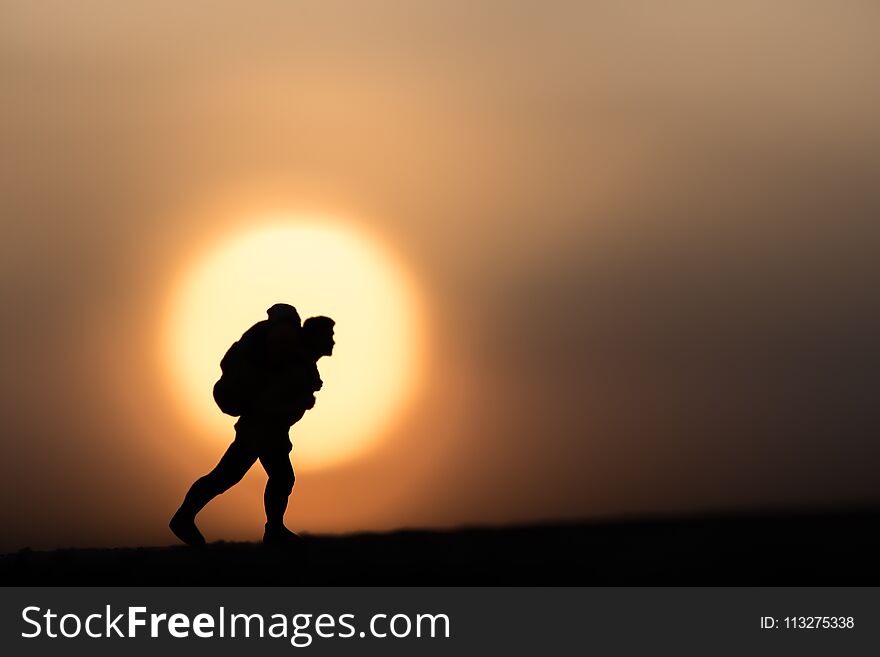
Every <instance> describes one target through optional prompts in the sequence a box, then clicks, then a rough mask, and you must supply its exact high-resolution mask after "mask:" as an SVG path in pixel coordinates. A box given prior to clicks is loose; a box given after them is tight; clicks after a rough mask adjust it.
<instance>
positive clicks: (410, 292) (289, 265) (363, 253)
mask: <svg viewBox="0 0 880 657" xmlns="http://www.w3.org/2000/svg"><path fill="white" fill-rule="evenodd" d="M251 225H260V226H263V228H260V229H255V230H250V231H246V232H244V233H242V234H240V235H235V236H232V237H231V238H229V239H227V240H224V241H222V242H221V243H219V244H215V245H214V246H213V247H212V248H209V249H207V250H206V251H205V252H204V253H202V254H201V256H200V257H198V258H197V259H196V260H195V261H194V262H193V263H191V265H190V266H189V267H188V268H187V270H186V271H185V273H184V275H183V276H182V278H181V280H180V282H179V283H178V285H177V287H176V288H175V289H174V291H173V294H172V299H171V303H170V309H169V312H168V314H167V323H166V331H165V336H166V339H165V343H166V348H165V352H166V356H167V361H168V369H169V372H170V374H171V378H172V385H173V386H174V387H175V389H176V395H175V396H176V397H177V398H178V399H179V400H180V401H181V402H182V403H183V404H184V405H185V407H186V409H187V411H188V415H190V416H191V417H192V418H193V420H194V422H195V423H197V424H198V425H199V426H200V427H201V428H202V429H203V430H204V431H205V433H206V434H207V435H210V436H211V437H212V439H215V440H217V441H219V442H222V443H225V442H228V441H229V440H231V438H232V435H233V434H232V427H231V425H232V424H233V423H234V419H233V418H231V417H229V416H226V415H223V414H222V413H221V412H220V410H219V409H218V408H217V407H216V406H215V405H214V400H213V398H212V396H211V389H212V386H213V384H214V381H216V380H217V378H218V377H219V376H220V359H221V357H222V356H223V354H224V353H225V351H226V349H227V348H228V347H229V345H230V344H232V342H234V341H235V340H237V339H238V338H239V337H240V336H241V334H242V333H243V332H244V331H245V330H246V329H247V328H248V327H250V326H251V325H252V324H254V323H255V322H257V321H259V320H262V319H265V317H266V309H267V308H269V307H270V306H271V305H272V304H274V303H277V302H285V303H290V304H291V305H293V306H295V307H296V308H297V310H298V311H299V313H300V315H301V317H302V318H303V320H305V319H306V318H307V317H309V316H312V315H327V316H329V317H332V318H333V319H334V320H336V326H335V334H336V348H335V350H334V353H333V356H332V357H329V358H322V359H321V360H320V361H319V362H318V368H319V370H320V371H321V376H322V378H323V380H324V389H323V390H322V391H321V392H319V393H318V394H317V398H318V401H317V403H316V405H315V408H314V409H312V410H311V411H309V412H308V413H306V415H305V417H304V418H303V419H302V420H301V421H300V422H299V423H297V424H296V425H295V426H294V427H293V428H292V429H291V440H292V441H293V444H294V454H295V456H296V463H297V466H298V467H302V468H305V469H315V468H319V467H324V466H328V465H331V464H334V463H337V462H339V461H342V460H347V459H350V458H353V457H355V456H357V455H358V454H360V453H362V452H363V451H364V450H365V449H367V448H368V447H369V446H370V445H371V444H372V443H373V442H374V441H375V440H376V438H377V437H378V436H380V435H381V432H382V429H383V428H384V427H385V426H386V425H387V423H388V422H389V421H390V420H392V419H393V418H394V416H395V415H396V414H397V412H399V410H400V409H401V408H402V407H403V406H404V405H405V404H406V402H407V401H408V400H409V399H410V398H411V396H412V394H413V393H414V391H415V389H416V387H417V383H418V378H419V377H418V374H419V369H420V368H419V363H420V361H421V352H422V346H421V339H422V335H421V334H422V319H421V312H420V307H419V303H418V299H417V296H416V294H415V290H414V286H413V285H412V282H411V279H410V277H409V276H408V275H407V274H406V273H405V272H404V271H403V269H402V267H401V266H400V265H399V264H398V263H397V261H396V260H395V259H394V258H393V257H391V256H390V255H389V254H388V253H387V252H386V250H385V249H383V248H381V247H380V246H379V245H378V244H377V243H376V241H375V240H373V239H372V238H370V237H369V236H367V235H365V234H364V233H363V232H361V231H359V230H358V229H356V228H353V227H351V226H349V225H347V224H345V223H341V222H335V221H328V220H327V219H325V218H320V219H317V218H311V219H310V218H308V217H299V216H284V217H271V218H270V217H267V218H265V220H263V221H256V222H252V223H251Z"/></svg>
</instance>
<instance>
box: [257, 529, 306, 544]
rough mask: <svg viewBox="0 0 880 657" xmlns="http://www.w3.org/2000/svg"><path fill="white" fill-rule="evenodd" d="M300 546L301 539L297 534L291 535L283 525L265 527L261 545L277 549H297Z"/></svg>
mask: <svg viewBox="0 0 880 657" xmlns="http://www.w3.org/2000/svg"><path fill="white" fill-rule="evenodd" d="M301 544H302V539H301V538H300V537H299V535H298V534H295V533H293V532H292V531H290V530H289V529H288V528H287V527H285V526H284V525H275V526H272V525H269V524H267V525H266V531H265V532H263V545H271V546H273V547H274V546H278V547H298V546H300V545H301Z"/></svg>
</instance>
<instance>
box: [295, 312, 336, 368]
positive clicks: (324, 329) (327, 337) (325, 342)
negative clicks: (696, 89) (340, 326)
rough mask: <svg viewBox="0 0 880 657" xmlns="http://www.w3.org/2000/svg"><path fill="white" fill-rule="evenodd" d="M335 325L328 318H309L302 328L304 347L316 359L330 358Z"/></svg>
mask: <svg viewBox="0 0 880 657" xmlns="http://www.w3.org/2000/svg"><path fill="white" fill-rule="evenodd" d="M335 324H336V322H334V321H333V320H332V319H330V318H329V317H323V316H318V317H309V318H308V319H307V320H306V321H305V322H303V326H302V331H303V332H302V336H303V341H304V342H305V344H306V347H307V348H308V349H309V351H310V352H311V353H312V355H314V356H315V357H316V358H320V357H321V356H332V355H333V345H334V344H336V343H335V342H334V340H333V326H334V325H335Z"/></svg>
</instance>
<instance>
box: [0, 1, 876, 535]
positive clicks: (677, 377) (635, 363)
mask: <svg viewBox="0 0 880 657" xmlns="http://www.w3.org/2000/svg"><path fill="white" fill-rule="evenodd" d="M878 25H880V8H878V6H877V5H876V4H875V3H871V2H863V1H861V0H841V1H839V2H834V3H831V2H822V1H819V0H814V1H806V0H799V1H794V0H791V1H788V0H779V1H777V2H772V3H768V2H766V1H763V0H738V1H737V2H714V3H707V2H701V1H697V0H693V1H687V0H674V1H672V2H664V3H658V2H654V1H649V0H645V1H643V2H638V1H630V2H627V1H625V2H557V3H554V2H545V1H542V2H534V3H526V2H500V1H499V2H482V3H472V2H403V1H401V2H384V3H351V2H335V1H329V2H328V1H326V0H324V1H321V2H286V1H281V0H277V1H275V2H269V1H265V0H263V1H253V0H252V1H249V2H229V1H226V2H184V3H181V2H155V1H153V2H127V3H115V2H110V1H109V0H103V1H86V2H78V3H69V2H62V1H59V2H41V1H37V2H34V1H27V2H24V1H22V2H17V1H9V0H5V1H4V2H2V3H0V153H2V157H0V227H2V240H0V302H2V304H3V308H4V312H3V315H2V321H0V354H2V362H3V368H2V371H0V416H2V420H3V425H4V430H3V438H2V450H3V451H2V455H0V456H2V458H0V477H2V481H0V490H2V495H3V500H4V503H3V505H2V507H0V525H2V526H3V528H4V531H3V532H2V536H0V548H3V549H13V548H18V547H22V546H25V545H32V546H34V547H51V546H59V545H122V544H126V545H131V544H162V543H168V542H171V540H172V538H171V536H170V534H169V533H168V532H167V529H166V527H165V524H166V521H167V518H168V517H169V516H170V514H171V513H172V512H173V510H174V508H175V507H176V505H177V504H178V503H179V501H180V499H181V497H182V495H183V493H184V492H185V490H186V487H187V486H188V485H189V483H191V481H192V479H194V478H195V477H196V476H198V475H200V474H203V473H204V472H205V471H206V470H207V469H208V468H210V467H211V466H212V465H213V464H214V462H215V461H216V459H217V458H218V457H219V455H220V453H221V451H222V449H223V448H224V446H225V445H226V444H227V442H228V440H229V439H231V438H232V431H231V428H230V432H229V436H221V437H218V439H217V442H216V443H215V444H211V443H208V442H205V441H204V440H200V439H198V438H197V437H195V436H194V435H193V428H192V427H191V426H190V425H188V424H187V422H186V419H185V417H184V416H183V414H182V413H181V411H180V409H179V404H176V403H175V400H174V399H172V398H171V396H172V391H171V390H170V389H169V386H168V385H167V382H166V381H165V380H164V379H163V375H162V364H161V363H160V362H159V361H160V358H159V357H158V356H157V349H156V341H157V337H156V336H157V332H158V330H159V326H160V325H161V321H162V312H163V308H164V307H165V305H166V302H167V297H168V293H169V290H170V289H171V288H172V287H173V285H174V283H175V277H176V276H179V274H180V271H181V267H182V266H183V263H185V262H186V261H187V259H188V258H191V257H192V254H193V253H194V252H197V251H198V250H199V249H201V248H203V246H204V245H205V244H206V243H208V242H210V241H211V240H213V239H215V238H217V237H218V236H221V235H225V234H228V233H233V232H234V231H235V230H239V229H242V228H244V227H246V225H245V224H246V222H247V220H248V215H247V211H246V209H247V207H249V206H248V204H251V205H253V207H259V206H260V205H261V204H264V203H274V202H278V201H279V200H280V201H282V202H283V203H285V204H289V205H291V206H304V207H305V206H307V207H311V208H323V209H326V210H327V211H328V212H331V213H341V214H344V215H346V216H349V217H353V218H355V219H358V218H361V220H362V222H363V225H364V229H365V230H369V231H370V232H372V233H374V234H375V235H377V236H379V237H380V238H381V240H382V241H383V244H384V245H385V247H386V248H388V249H389V250H391V251H393V252H395V253H396V254H397V255H398V256H399V257H400V259H401V261H402V262H405V263H406V264H407V266H408V268H409V270H410V272H411V274H412V276H413V278H414V279H415V280H417V281H418V284H419V288H420V290H421V291H422V294H423V297H424V298H423V301H424V303H425V305H426V307H427V308H428V314H429V317H430V341H429V344H428V352H429V353H428V359H429V366H428V367H429V369H428V379H427V385H426V386H425V388H424V390H423V391H422V394H421V395H420V396H419V398H418V399H416V400H415V401H414V402H413V403H412V404H411V405H410V406H409V408H408V409H407V410H406V412H405V413H404V414H403V415H402V416H400V417H399V418H397V420H396V422H395V423H394V425H393V426H391V427H390V428H389V429H388V435H387V436H386V437H385V438H384V439H383V440H382V442H381V443H380V445H379V447H377V448H376V449H375V450H373V451H372V452H370V453H369V454H367V455H366V456H364V457H363V458H360V459H358V460H356V461H353V462H350V463H348V464H345V465H342V466H339V467H337V468H334V469H331V470H326V471H321V472H316V473H313V474H309V475H308V476H306V475H302V476H300V477H299V478H298V480H297V484H296V489H295V491H294V495H293V498H292V503H291V509H290V511H289V512H288V516H287V518H288V521H289V524H290V526H291V527H293V528H294V529H297V530H305V531H313V532H317V531H351V530H381V529H387V528H393V527H400V526H451V525H458V524H465V523H504V522H512V521H531V520H539V519H559V518H581V517H593V516H608V515H616V514H621V513H626V514H632V513H655V512H689V511H694V510H704V509H732V508H742V507H747V508H755V507H761V508H766V507H777V506H792V505H824V504H838V503H865V502H875V503H876V502H880V478H878V477H877V474H876V466H877V464H878V458H880V445H878V442H877V436H878V428H880V417H878V408H880V405H878V403H877V395H878V392H880V301H878V295H877V293H876V284H877V283H876V282H877V280H878V275H880V259H878V257H877V249H878V246H880V222H878V217H880V213H878V211H880V179H878V178H880V173H878V172H880V123H878V121H877V117H878V116H880V86H878V85H877V63H878V62H880V38H878V27H877V26H878ZM230 207H236V208H237V207H241V208H243V210H242V212H241V213H239V214H236V213H235V212H226V213H224V212H219V211H218V212H216V213H212V212H211V210H210V209H211V208H230ZM235 217H238V218H235ZM290 301H291V302H292V303H294V304H296V300H290ZM258 319H260V318H259V317H255V318H254V321H256V320H258ZM244 328H246V327H242V330H243V329H244ZM221 355H222V354H218V355H217V358H218V362H219V358H220V356H221ZM327 384H328V385H332V382H329V381H328V382H327ZM206 394H210V391H206ZM319 411H320V405H319V406H317V407H316V409H315V411H314V412H319ZM218 413H219V411H218ZM294 442H295V439H294ZM294 466H295V467H296V460H295V452H294ZM263 482H264V474H263V473H262V471H260V470H259V468H256V469H255V471H254V472H253V473H252V474H251V475H249V476H248V478H247V479H246V480H245V482H244V483H243V484H242V486H241V487H240V488H237V489H235V490H234V491H232V492H230V493H228V494H227V495H226V496H224V497H223V498H222V499H221V500H218V501H217V502H215V503H214V504H213V505H212V506H211V507H209V509H208V510H206V512H205V514H204V520H203V521H202V525H203V527H204V528H205V531H206V533H207V534H208V535H209V537H210V538H221V537H223V538H227V539H253V538H255V537H257V536H259V533H260V531H261V530H262V522H263V520H262V517H261V513H262V511H261V506H260V504H261V502H260V498H261V494H262V485H263Z"/></svg>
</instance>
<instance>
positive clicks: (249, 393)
mask: <svg viewBox="0 0 880 657" xmlns="http://www.w3.org/2000/svg"><path fill="white" fill-rule="evenodd" d="M266 313H267V314H268V316H269V319H264V320H263V321H261V322H257V323H256V324H254V325H253V326H252V327H250V328H249V329H248V330H247V331H245V332H244V334H243V335H242V336H241V338H239V339H238V340H236V341H235V342H233V343H232V346H230V347H229V349H227V351H226V354H225V355H224V356H223V358H222V359H221V360H220V372H221V374H220V378H219V379H218V380H217V382H216V383H215V384H214V390H213V394H214V402H215V403H216V404H217V406H218V407H219V408H220V410H221V411H223V412H224V413H225V414H226V415H231V416H233V417H238V416H240V415H242V414H243V413H244V412H245V411H247V409H248V407H249V405H250V403H251V401H252V400H253V399H254V397H255V394H256V392H258V391H259V389H260V387H261V385H262V383H263V378H264V370H266V369H267V367H269V366H270V364H269V363H267V362H265V361H266V360H267V354H266V344H267V338H268V333H269V330H270V328H271V327H272V326H277V325H278V324H279V323H282V322H283V323H290V324H295V326H296V328H299V327H300V318H299V315H298V314H297V312H296V309H295V308H293V306H289V305H287V304H275V305H274V306H272V307H271V308H269V310H267V311H266Z"/></svg>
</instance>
